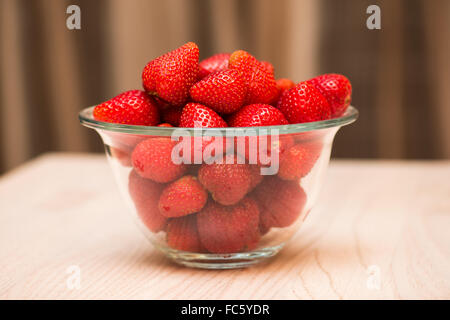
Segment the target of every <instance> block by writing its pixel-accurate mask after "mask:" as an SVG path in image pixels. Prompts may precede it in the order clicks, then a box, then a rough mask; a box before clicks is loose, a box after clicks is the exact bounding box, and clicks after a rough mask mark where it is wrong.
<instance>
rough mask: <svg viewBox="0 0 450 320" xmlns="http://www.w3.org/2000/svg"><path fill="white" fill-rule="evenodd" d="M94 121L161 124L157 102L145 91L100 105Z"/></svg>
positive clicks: (143, 124)
mask: <svg viewBox="0 0 450 320" xmlns="http://www.w3.org/2000/svg"><path fill="white" fill-rule="evenodd" d="M93 115H94V119H95V120H99V121H105V122H113V123H120V124H130V125H142V126H154V125H156V124H157V123H158V122H159V113H158V108H157V105H156V102H155V101H154V100H153V99H152V98H151V97H150V96H149V95H147V94H146V93H145V92H144V91H140V90H131V91H126V92H123V93H121V94H119V95H118V96H116V97H114V98H112V99H111V100H108V101H106V102H103V103H102V104H99V105H98V106H96V107H95V108H94V112H93Z"/></svg>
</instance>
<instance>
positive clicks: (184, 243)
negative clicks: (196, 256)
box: [166, 215, 205, 252]
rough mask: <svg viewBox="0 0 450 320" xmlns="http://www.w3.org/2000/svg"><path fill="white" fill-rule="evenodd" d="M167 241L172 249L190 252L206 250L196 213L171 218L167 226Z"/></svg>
mask: <svg viewBox="0 0 450 320" xmlns="http://www.w3.org/2000/svg"><path fill="white" fill-rule="evenodd" d="M166 241H167V245H168V246H169V247H171V248H172V249H176V250H182V251H189V252H204V251H205V250H204V249H203V247H202V244H201V242H200V238H199V236H198V231H197V217H196V216H195V215H189V216H185V217H181V218H175V219H169V221H168V222H167V227H166Z"/></svg>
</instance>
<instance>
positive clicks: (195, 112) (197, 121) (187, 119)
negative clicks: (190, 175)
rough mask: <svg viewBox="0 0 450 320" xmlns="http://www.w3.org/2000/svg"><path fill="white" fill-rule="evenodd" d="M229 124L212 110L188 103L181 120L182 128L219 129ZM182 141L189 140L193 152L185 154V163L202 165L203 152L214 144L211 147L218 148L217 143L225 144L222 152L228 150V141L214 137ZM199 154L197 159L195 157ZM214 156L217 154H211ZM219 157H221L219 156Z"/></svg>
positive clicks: (192, 138)
mask: <svg viewBox="0 0 450 320" xmlns="http://www.w3.org/2000/svg"><path fill="white" fill-rule="evenodd" d="M226 126H227V123H226V122H225V120H223V119H222V118H221V117H220V116H219V115H218V114H217V113H216V112H215V111H213V110H212V109H210V108H208V107H206V106H204V105H202V104H199V103H188V104H187V105H186V106H185V107H184V108H183V112H182V114H181V118H180V127H183V128H218V127H226ZM181 139H182V141H185V140H184V139H189V141H188V142H189V143H190V147H191V152H190V155H189V154H183V158H184V161H185V163H191V164H192V163H196V164H200V163H202V161H203V160H204V159H203V152H204V151H205V149H206V147H207V146H209V145H211V144H212V143H213V142H214V145H211V147H214V148H216V150H217V147H218V145H217V143H223V145H222V151H223V152H225V150H226V147H227V146H226V139H223V141H222V140H220V139H217V140H216V138H214V137H182V138H181ZM196 154H197V158H195V155H196ZM211 154H212V155H213V156H215V152H211ZM218 156H219V155H218Z"/></svg>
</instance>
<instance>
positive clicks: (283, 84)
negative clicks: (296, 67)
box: [276, 78, 295, 91]
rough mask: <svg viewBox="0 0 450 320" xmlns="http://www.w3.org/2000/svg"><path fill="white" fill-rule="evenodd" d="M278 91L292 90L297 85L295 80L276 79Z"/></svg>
mask: <svg viewBox="0 0 450 320" xmlns="http://www.w3.org/2000/svg"><path fill="white" fill-rule="evenodd" d="M276 84H277V89H278V91H285V90H290V89H292V88H293V87H295V83H294V81H292V80H291V79H286V78H280V79H277V80H276Z"/></svg>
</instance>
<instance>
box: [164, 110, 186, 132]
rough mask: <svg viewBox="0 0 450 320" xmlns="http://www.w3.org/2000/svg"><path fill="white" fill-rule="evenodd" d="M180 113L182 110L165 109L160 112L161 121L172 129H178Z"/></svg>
mask: <svg viewBox="0 0 450 320" xmlns="http://www.w3.org/2000/svg"><path fill="white" fill-rule="evenodd" d="M182 112H183V108H177V107H172V108H168V109H165V110H163V111H162V112H161V118H162V121H164V122H167V123H169V124H171V125H172V126H174V127H178V126H179V125H180V118H181V113H182Z"/></svg>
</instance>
